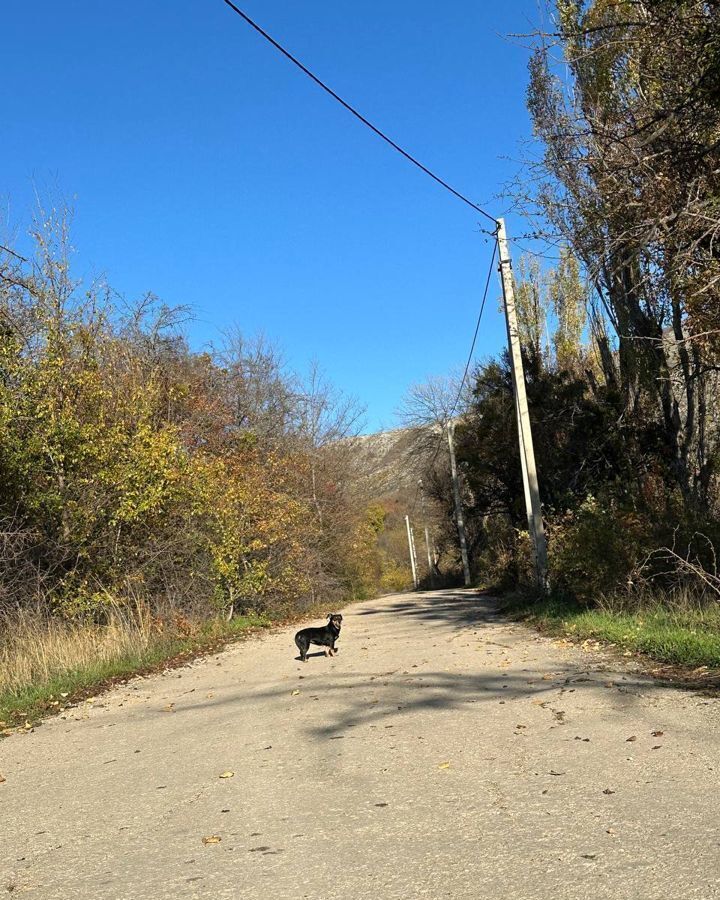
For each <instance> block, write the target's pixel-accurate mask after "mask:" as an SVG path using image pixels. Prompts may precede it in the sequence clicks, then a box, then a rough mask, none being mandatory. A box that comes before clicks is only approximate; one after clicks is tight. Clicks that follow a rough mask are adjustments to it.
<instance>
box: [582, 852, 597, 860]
mask: <svg viewBox="0 0 720 900" xmlns="http://www.w3.org/2000/svg"><path fill="white" fill-rule="evenodd" d="M580 856H581V857H582V858H583V859H595V857H596V856H597V854H596V853H581V854H580Z"/></svg>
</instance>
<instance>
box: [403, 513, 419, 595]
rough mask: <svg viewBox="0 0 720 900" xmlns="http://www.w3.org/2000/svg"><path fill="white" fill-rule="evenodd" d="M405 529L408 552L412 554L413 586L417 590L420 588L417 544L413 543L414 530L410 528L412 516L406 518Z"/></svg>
mask: <svg viewBox="0 0 720 900" xmlns="http://www.w3.org/2000/svg"><path fill="white" fill-rule="evenodd" d="M405 527H406V528H407V539H408V552H409V553H410V568H411V569H412V577H413V585H414V587H415V590H417V587H418V579H417V564H416V562H415V542H414V541H413V533H412V528H410V516H405Z"/></svg>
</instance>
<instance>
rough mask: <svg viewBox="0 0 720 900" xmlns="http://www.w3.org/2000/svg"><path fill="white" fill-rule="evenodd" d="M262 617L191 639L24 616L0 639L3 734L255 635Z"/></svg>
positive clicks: (216, 626) (117, 621) (138, 626)
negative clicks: (119, 682) (134, 679)
mask: <svg viewBox="0 0 720 900" xmlns="http://www.w3.org/2000/svg"><path fill="white" fill-rule="evenodd" d="M270 624H271V622H270V620H268V619H267V618H264V617H262V616H236V617H234V618H233V619H232V620H231V621H229V622H228V621H226V620H224V619H212V620H209V621H204V622H200V623H197V624H196V625H195V626H194V627H193V629H192V631H191V633H190V634H185V635H183V634H179V633H176V632H171V633H167V632H163V633H160V634H156V633H154V632H153V631H152V629H151V628H149V627H148V625H147V623H144V622H143V621H138V620H137V618H134V619H132V620H131V619H127V618H125V617H115V618H114V619H113V620H111V622H110V623H109V624H107V625H96V624H87V623H86V624H71V623H62V622H57V621H52V620H51V621H47V620H41V619H39V618H37V617H32V616H25V617H23V618H21V619H18V620H16V621H15V622H14V623H13V627H12V628H11V629H7V630H6V631H5V633H4V634H3V636H2V638H1V639H0V734H2V732H3V731H5V732H8V731H12V730H14V728H16V727H17V726H18V725H24V724H25V723H26V722H27V723H30V724H33V723H35V722H37V720H38V719H39V718H40V717H41V716H43V715H47V714H48V713H52V712H57V711H59V710H62V709H64V708H66V707H68V706H71V705H73V703H75V702H77V700H79V699H83V698H84V697H87V696H91V695H92V694H93V693H95V692H97V691H100V690H101V689H103V688H104V687H106V686H108V685H110V684H112V683H113V682H115V681H117V680H119V679H122V678H125V677H127V678H129V677H132V676H133V675H137V674H141V673H147V672H150V671H153V670H155V669H157V668H160V667H165V666H167V665H172V664H181V663H183V662H187V661H188V660H189V659H191V658H193V657H195V656H198V655H201V654H202V653H206V652H210V651H215V650H219V649H221V648H222V647H223V646H224V645H225V644H227V643H229V642H230V641H232V640H234V639H235V638H238V637H241V636H242V635H243V634H246V633H248V632H249V631H250V630H252V629H255V628H262V627H268V626H269V625H270Z"/></svg>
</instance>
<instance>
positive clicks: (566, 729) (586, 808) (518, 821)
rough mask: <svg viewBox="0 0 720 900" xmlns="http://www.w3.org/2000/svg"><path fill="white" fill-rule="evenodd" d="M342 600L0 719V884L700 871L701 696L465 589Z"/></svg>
mask: <svg viewBox="0 0 720 900" xmlns="http://www.w3.org/2000/svg"><path fill="white" fill-rule="evenodd" d="M329 611H330V610H328V612H329ZM344 614H345V621H344V627H343V632H342V637H341V639H340V641H339V644H338V647H339V651H340V652H339V654H338V655H337V656H336V657H334V658H332V659H330V658H327V657H325V656H320V655H316V656H311V657H310V659H309V660H308V662H307V663H306V664H304V665H303V664H301V663H300V662H298V661H297V660H296V659H295V656H296V650H295V647H294V644H293V641H292V634H293V629H288V630H284V631H277V632H273V633H269V634H264V635H263V636H262V637H260V638H254V639H251V640H249V641H245V642H242V643H239V644H236V645H234V646H232V647H231V648H229V649H228V650H226V651H224V652H222V653H220V654H218V655H215V656H212V657H209V658H206V659H204V660H199V661H196V662H194V663H193V664H192V665H191V666H189V667H186V668H183V669H179V670H174V671H170V672H167V673H165V674H162V675H155V676H151V677H147V678H138V679H134V680H132V681H130V682H129V683H128V684H127V685H125V686H122V687H120V688H117V689H115V690H113V691H112V692H110V693H108V694H105V695H102V696H100V697H98V698H96V699H95V701H94V702H91V703H83V704H82V705H81V706H79V707H77V708H73V709H71V710H68V711H67V712H66V713H65V715H64V717H58V718H55V719H52V720H49V721H48V722H46V723H45V724H44V725H43V726H42V727H40V728H38V729H36V731H34V732H33V733H31V734H27V735H17V736H12V737H10V738H8V739H7V740H6V741H4V742H3V743H1V744H0V773H2V774H3V775H4V776H5V778H6V781H5V782H4V783H2V784H0V873H2V874H1V876H0V895H1V894H2V892H3V891H6V892H8V894H10V893H12V894H13V895H18V896H25V895H27V896H28V897H30V898H33V900H34V898H38V900H40V898H43V900H44V898H53V900H54V898H57V900H76V898H80V900H83V898H99V900H100V898H107V900H125V898H127V900H136V898H137V900H141V898H142V900H163V898H243V900H244V898H253V900H254V898H258V900H259V898H270V900H285V898H288V900H304V898H307V900H335V898H343V900H361V898H362V900H365V898H368V900H370V898H374V900H413V898H433V900H438V898H453V900H461V898H473V900H485V898H487V900H511V898H512V900H535V898H538V900H539V898H552V900H558V898H578V900H579V898H608V900H610V898H612V900H622V898H628V900H630V898H632V900H671V898H672V900H675V898H677V900H691V898H697V900H710V898H715V897H720V863H719V860H720V830H719V828H718V822H719V821H720V808H719V804H718V797H719V794H718V767H719V766H720V754H719V751H720V728H719V727H718V726H719V725H720V716H719V712H718V711H719V709H720V706H719V705H718V701H717V700H715V699H713V698H710V697H705V696H702V695H700V694H694V693H691V692H687V691H681V690H677V689H672V688H668V687H663V686H661V685H659V684H658V683H657V682H654V681H652V680H651V679H649V678H647V677H645V676H643V675H641V674H638V673H636V672H633V671H632V663H631V662H630V661H628V660H623V659H622V657H617V656H616V657H612V656H608V655H607V654H606V653H604V652H603V651H600V650H593V649H592V648H591V647H587V648H585V649H583V648H581V647H577V646H573V645H570V644H568V643H566V642H564V641H557V640H552V639H549V638H546V637H541V636H539V635H537V634H536V633H535V632H533V631H532V630H529V629H527V628H525V627H524V626H521V625H518V624H512V623H508V622H506V621H504V620H503V619H502V618H501V617H498V616H497V615H496V614H495V613H494V611H493V605H492V601H491V600H490V599H488V598H487V597H479V596H478V595H476V594H474V593H473V592H471V591H444V592H443V591H438V592H434V593H425V594H404V595H394V596H389V597H384V598H382V599H380V600H373V601H368V602H366V603H361V604H357V605H355V606H352V607H350V608H348V609H346V610H344ZM230 773H232V774H230ZM223 775H225V776H226V777H221V776H223ZM203 839H205V843H204V842H203ZM208 839H210V840H209V841H208ZM218 839H219V840H218Z"/></svg>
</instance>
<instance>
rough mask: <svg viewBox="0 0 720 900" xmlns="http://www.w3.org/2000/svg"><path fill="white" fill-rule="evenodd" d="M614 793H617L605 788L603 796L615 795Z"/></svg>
mask: <svg viewBox="0 0 720 900" xmlns="http://www.w3.org/2000/svg"><path fill="white" fill-rule="evenodd" d="M614 793H615V791H611V790H610V788H605V790H604V791H603V794H614Z"/></svg>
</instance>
